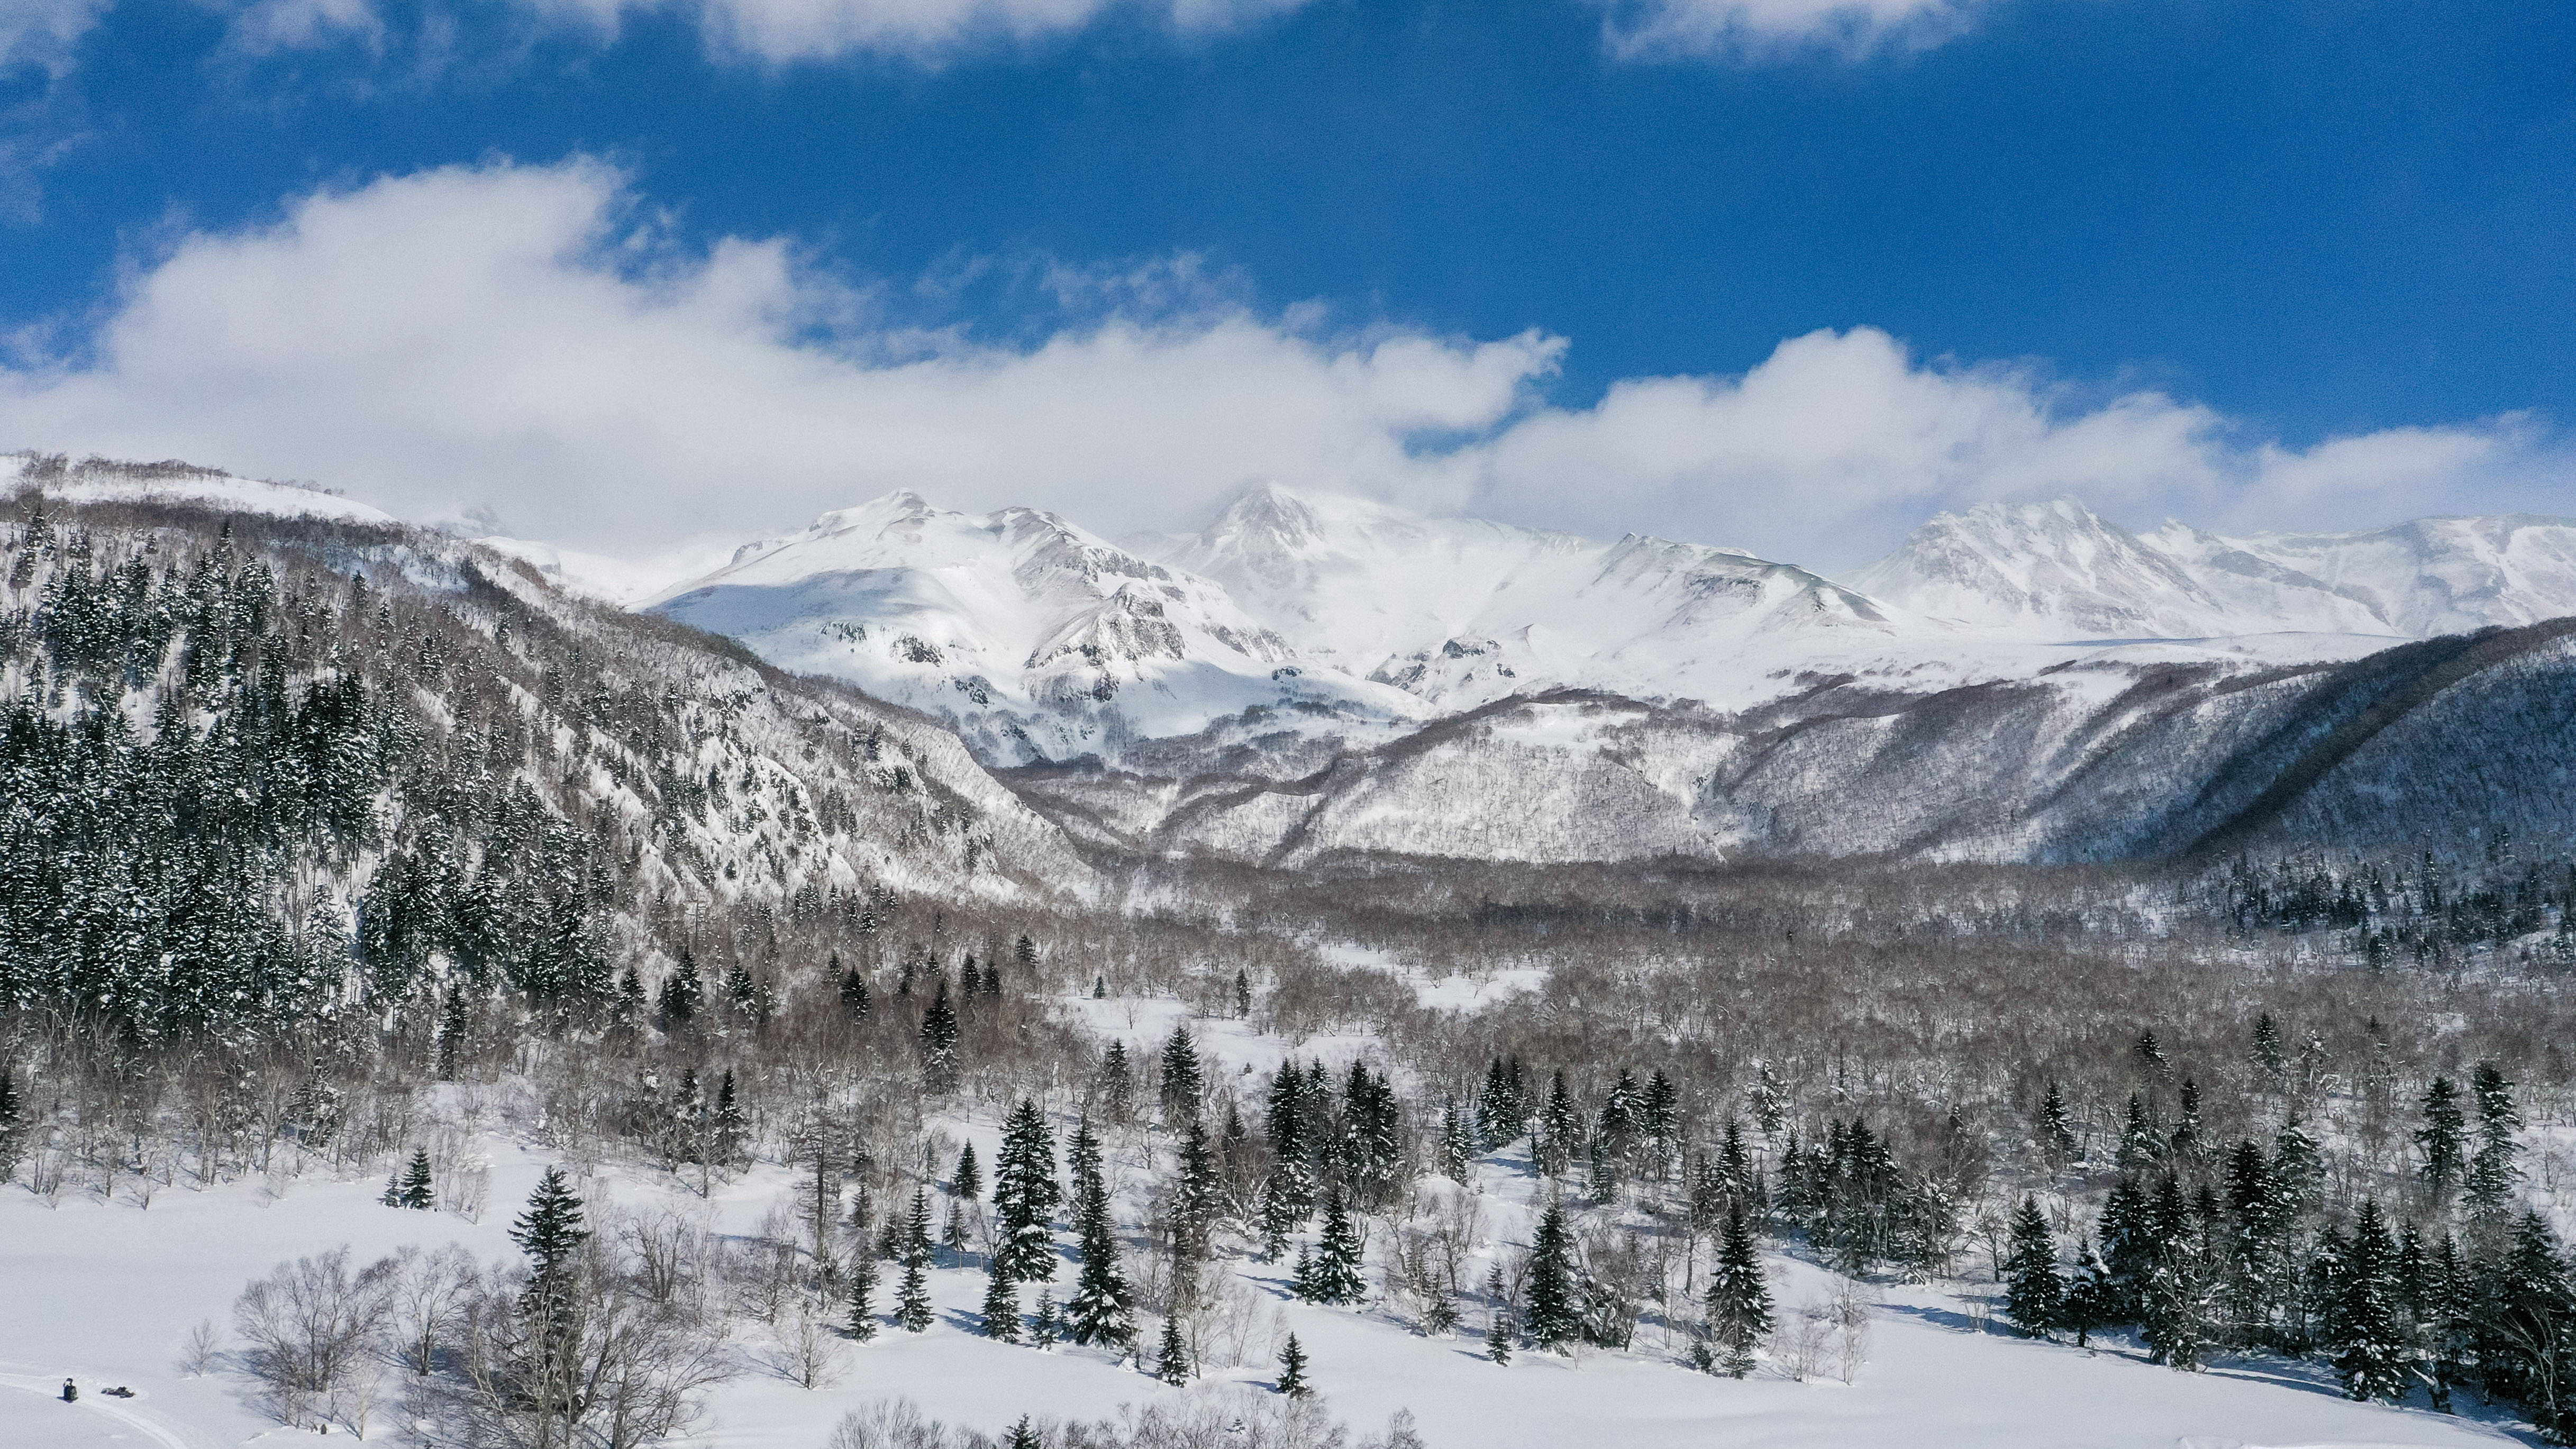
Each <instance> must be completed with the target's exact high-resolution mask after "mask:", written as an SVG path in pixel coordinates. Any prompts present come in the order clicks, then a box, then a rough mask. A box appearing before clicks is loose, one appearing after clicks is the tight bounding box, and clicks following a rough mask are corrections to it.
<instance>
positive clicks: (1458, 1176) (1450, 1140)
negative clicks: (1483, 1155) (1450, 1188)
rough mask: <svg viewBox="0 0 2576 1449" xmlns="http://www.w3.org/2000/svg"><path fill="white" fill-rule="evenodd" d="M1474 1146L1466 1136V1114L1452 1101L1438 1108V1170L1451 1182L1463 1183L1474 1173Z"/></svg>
mask: <svg viewBox="0 0 2576 1449" xmlns="http://www.w3.org/2000/svg"><path fill="white" fill-rule="evenodd" d="M1475 1160H1476V1145H1475V1143H1474V1141H1473V1140H1472V1139H1470V1138H1469V1137H1468V1135H1467V1114H1465V1113H1464V1112H1461V1111H1459V1110H1458V1104H1457V1102H1456V1101H1454V1100H1452V1101H1449V1102H1444V1103H1442V1104H1441V1107H1440V1170H1441V1171H1442V1172H1444V1173H1447V1174H1448V1176H1449V1180H1450V1181H1452V1182H1465V1181H1466V1180H1467V1176H1468V1174H1469V1173H1470V1172H1472V1171H1474V1163H1475Z"/></svg>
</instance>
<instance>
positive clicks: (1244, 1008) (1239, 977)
mask: <svg viewBox="0 0 2576 1449" xmlns="http://www.w3.org/2000/svg"><path fill="white" fill-rule="evenodd" d="M1234 1015H1235V1019H1236V1020H1238V1021H1241V1020H1245V1019H1248V1018H1249V1017H1250V1016H1251V1015H1252V978H1251V977H1250V976H1248V975H1246V974H1244V973H1243V972H1242V971H1240V970H1238V971H1236V972H1235V973H1234Z"/></svg>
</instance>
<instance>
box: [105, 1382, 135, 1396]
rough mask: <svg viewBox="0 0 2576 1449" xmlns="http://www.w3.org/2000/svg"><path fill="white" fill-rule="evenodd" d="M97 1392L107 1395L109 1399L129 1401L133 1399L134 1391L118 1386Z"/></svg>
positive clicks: (121, 1385)
mask: <svg viewBox="0 0 2576 1449" xmlns="http://www.w3.org/2000/svg"><path fill="white" fill-rule="evenodd" d="M99 1392H100V1393H103V1394H105V1395H107V1396H108V1397H109V1398H111V1399H130V1398H133V1397H134V1390H132V1389H129V1388H127V1387H126V1386H125V1385H123V1384H118V1385H117V1386H116V1387H115V1388H112V1389H101V1390H99Z"/></svg>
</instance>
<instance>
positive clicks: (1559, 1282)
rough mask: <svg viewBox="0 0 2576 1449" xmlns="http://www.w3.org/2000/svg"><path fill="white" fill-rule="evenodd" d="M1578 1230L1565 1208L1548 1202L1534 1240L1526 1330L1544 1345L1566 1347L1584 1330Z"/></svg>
mask: <svg viewBox="0 0 2576 1449" xmlns="http://www.w3.org/2000/svg"><path fill="white" fill-rule="evenodd" d="M1574 1292H1575V1283H1574V1233H1573V1230H1572V1229H1570V1228H1568V1227H1567V1226H1566V1222H1565V1209H1564V1208H1562V1207H1560V1206H1558V1205H1556V1204H1554V1203H1550V1204H1548V1209H1547V1213H1546V1215H1545V1216H1543V1217H1541V1218H1540V1219H1539V1223H1538V1231H1537V1233H1535V1234H1534V1235H1532V1237H1531V1239H1530V1273H1529V1313H1528V1315H1527V1317H1526V1319H1525V1320H1524V1322H1523V1324H1522V1331H1523V1332H1525V1333H1527V1334H1528V1335H1529V1340H1530V1342H1532V1343H1534V1344H1536V1345H1538V1346H1539V1347H1540V1348H1547V1349H1554V1348H1562V1347H1564V1346H1565V1345H1566V1344H1569V1343H1571V1342H1573V1341H1574V1338H1575V1336H1576V1334H1578V1333H1579V1332H1581V1330H1582V1317H1581V1309H1580V1307H1579V1306H1578V1305H1577V1304H1576V1302H1575V1297H1574Z"/></svg>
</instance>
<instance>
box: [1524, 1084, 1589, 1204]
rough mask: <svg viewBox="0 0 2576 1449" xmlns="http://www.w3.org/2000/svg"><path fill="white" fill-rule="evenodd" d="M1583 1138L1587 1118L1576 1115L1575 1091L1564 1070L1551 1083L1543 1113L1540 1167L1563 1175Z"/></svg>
mask: <svg viewBox="0 0 2576 1449" xmlns="http://www.w3.org/2000/svg"><path fill="white" fill-rule="evenodd" d="M1582 1140H1583V1121H1582V1119H1581V1118H1580V1117H1579V1116H1577V1115H1576V1114H1575V1110H1574V1097H1573V1094H1572V1093H1570V1092H1568V1091H1567V1090H1566V1088H1565V1073H1564V1072H1563V1071H1562V1070H1560V1071H1558V1072H1557V1074H1556V1077H1555V1079H1554V1080H1553V1081H1551V1082H1550V1083H1549V1084H1548V1089H1547V1106H1546V1107H1545V1108H1544V1109H1543V1110H1542V1111H1541V1112H1540V1114H1539V1126H1538V1135H1537V1137H1536V1139H1535V1146H1536V1148H1537V1154H1538V1170H1539V1171H1540V1172H1541V1173H1542V1174H1544V1175H1545V1176H1548V1177H1563V1176H1564V1175H1565V1171H1566V1169H1567V1168H1568V1167H1570V1166H1572V1165H1573V1163H1574V1149H1575V1147H1576V1146H1577V1145H1578V1144H1579V1143H1580V1142H1581V1141H1582Z"/></svg>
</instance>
